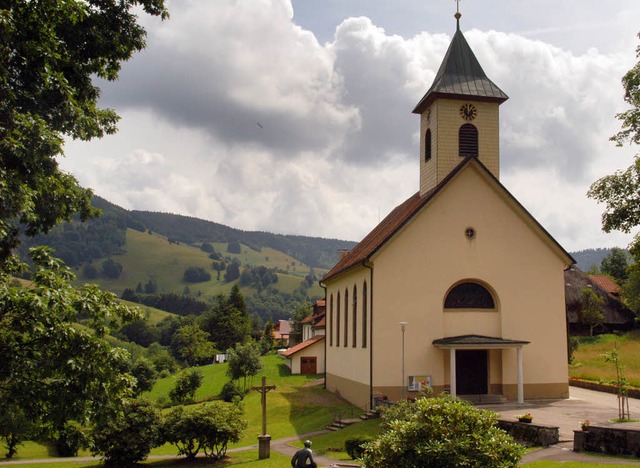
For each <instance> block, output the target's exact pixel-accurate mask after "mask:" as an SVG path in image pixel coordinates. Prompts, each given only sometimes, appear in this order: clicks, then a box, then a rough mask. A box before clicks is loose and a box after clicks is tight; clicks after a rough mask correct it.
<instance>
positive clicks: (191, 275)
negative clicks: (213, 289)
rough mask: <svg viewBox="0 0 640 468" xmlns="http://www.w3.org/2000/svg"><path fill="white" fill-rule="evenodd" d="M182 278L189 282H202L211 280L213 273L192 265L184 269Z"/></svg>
mask: <svg viewBox="0 0 640 468" xmlns="http://www.w3.org/2000/svg"><path fill="white" fill-rule="evenodd" d="M182 279H183V280H184V281H186V282H188V283H202V282H203V281H209V280H210V279H211V274H210V273H209V272H208V271H206V270H205V269H204V268H201V267H197V266H190V267H189V268H187V269H186V270H185V271H184V275H183V276H182Z"/></svg>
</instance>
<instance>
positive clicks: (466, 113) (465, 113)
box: [460, 104, 478, 122]
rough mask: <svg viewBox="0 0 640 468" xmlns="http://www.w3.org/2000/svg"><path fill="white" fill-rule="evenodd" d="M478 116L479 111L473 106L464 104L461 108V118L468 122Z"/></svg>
mask: <svg viewBox="0 0 640 468" xmlns="http://www.w3.org/2000/svg"><path fill="white" fill-rule="evenodd" d="M476 115H478V110H477V109H476V106H474V105H473V104H463V105H462V106H460V117H462V118H463V119H464V120H466V121H467V122H471V121H472V120H473V119H475V118H476Z"/></svg>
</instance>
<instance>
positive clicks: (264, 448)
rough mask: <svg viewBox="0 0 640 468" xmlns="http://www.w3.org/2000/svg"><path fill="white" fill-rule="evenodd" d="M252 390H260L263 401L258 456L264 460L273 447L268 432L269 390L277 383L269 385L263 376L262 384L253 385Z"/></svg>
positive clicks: (274, 387) (273, 388)
mask: <svg viewBox="0 0 640 468" xmlns="http://www.w3.org/2000/svg"><path fill="white" fill-rule="evenodd" d="M251 388H252V390H255V391H256V392H260V394H261V403H262V434H261V435H259V436H258V458H260V460H263V459H265V458H269V457H270V455H271V453H270V452H271V449H270V446H269V443H270V441H271V436H270V435H268V434H267V393H268V392H269V390H275V389H276V386H275V385H267V378H266V377H265V376H264V375H263V376H262V385H261V386H260V387H251Z"/></svg>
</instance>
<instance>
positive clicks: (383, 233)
mask: <svg viewBox="0 0 640 468" xmlns="http://www.w3.org/2000/svg"><path fill="white" fill-rule="evenodd" d="M472 162H473V163H476V164H477V165H478V166H479V167H480V168H481V169H482V170H483V171H484V172H485V173H486V174H487V175H488V176H489V177H490V178H491V179H492V180H493V181H494V182H495V183H496V184H497V185H498V186H499V187H500V188H501V189H502V190H503V191H504V193H505V194H506V195H507V196H508V197H509V198H511V199H512V200H513V201H514V202H515V203H516V205H517V206H519V207H520V208H521V209H522V210H523V211H524V212H525V213H526V214H527V215H529V217H530V218H531V219H532V220H533V221H534V222H535V224H536V225H537V226H538V227H539V228H540V230H541V231H542V232H543V233H544V234H546V235H547V236H548V237H549V238H550V239H551V241H552V242H553V243H554V244H555V245H556V246H557V247H558V249H559V250H560V251H561V252H562V253H563V254H564V255H565V256H566V257H567V259H568V260H569V261H570V262H571V263H575V260H574V259H573V258H572V257H571V255H570V254H569V253H568V252H567V251H566V250H565V249H564V248H563V247H562V246H561V245H560V244H558V242H557V241H556V240H555V239H554V238H553V237H552V236H551V234H549V233H548V232H547V231H546V230H545V229H544V227H542V225H540V223H538V222H537V221H536V219H535V218H534V217H533V216H531V214H530V213H529V212H528V211H527V210H526V208H524V207H523V206H522V205H521V204H520V202H518V200H517V199H516V198H515V197H514V196H513V195H511V193H510V192H509V191H508V190H507V189H506V188H505V187H504V185H502V184H501V183H500V181H499V180H498V179H497V178H496V177H495V176H494V175H493V174H492V173H491V171H489V169H487V168H486V166H485V165H484V164H482V162H481V161H480V160H479V159H478V158H474V157H468V158H465V159H464V160H463V161H462V162H461V163H460V164H458V165H457V166H456V167H455V168H454V169H453V170H452V171H451V172H450V173H449V174H448V175H447V176H446V177H445V178H444V179H442V181H440V183H439V184H438V185H437V186H436V187H434V188H433V189H431V190H430V191H428V192H426V193H425V194H424V195H422V196H420V192H417V193H415V194H414V195H412V196H411V197H410V198H409V199H407V200H406V201H405V202H404V203H402V204H401V205H399V206H397V207H396V208H395V209H394V210H393V211H391V213H389V214H388V215H387V217H386V218H384V219H383V220H382V222H380V224H378V225H377V226H376V227H375V228H373V230H372V231H371V232H370V233H369V234H367V235H366V236H365V238H364V239H362V240H361V241H360V243H359V244H358V245H356V246H355V247H354V248H353V249H352V250H351V251H350V252H349V253H347V254H346V255H345V256H344V257H343V258H342V259H340V260H339V261H338V263H336V265H335V266H334V267H333V268H332V269H331V270H329V272H328V273H327V274H326V275H325V276H324V277H323V278H322V280H321V282H322V283H324V282H326V281H328V280H330V279H331V278H333V277H334V276H337V275H338V274H340V273H343V272H344V271H346V270H349V269H350V268H353V267H355V266H357V265H360V264H362V263H364V262H365V261H367V260H369V258H370V257H371V256H372V255H373V254H375V253H376V252H377V251H378V250H379V249H380V248H381V247H382V246H383V245H384V244H385V243H386V242H387V241H388V240H389V239H391V238H392V237H393V236H394V235H395V233H396V232H397V231H398V230H399V229H400V228H402V227H403V226H404V225H405V224H406V223H407V222H409V220H411V218H413V216H414V215H415V214H416V213H418V212H419V211H420V209H421V208H422V207H423V206H425V205H426V204H427V203H428V202H429V201H430V200H431V199H432V198H433V197H434V196H435V195H436V194H437V193H438V192H440V191H441V190H442V189H443V188H444V187H445V186H446V185H447V184H448V183H449V182H450V181H451V180H452V179H453V178H454V176H455V175H456V174H457V173H459V172H460V171H461V170H462V169H463V168H464V167H465V166H467V165H468V164H471V163H472Z"/></svg>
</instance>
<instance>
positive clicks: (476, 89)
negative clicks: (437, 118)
mask: <svg viewBox="0 0 640 468" xmlns="http://www.w3.org/2000/svg"><path fill="white" fill-rule="evenodd" d="M438 97H445V98H446V97H448V98H454V99H466V98H474V99H479V100H485V101H492V102H500V103H501V102H504V101H506V100H507V99H509V96H507V95H506V94H505V93H504V92H503V91H502V90H501V89H500V88H498V86H497V85H496V84H495V83H493V81H491V80H490V79H489V78H487V75H486V74H485V72H484V70H483V69H482V66H480V62H478V59H477V58H476V56H475V55H474V53H473V51H472V50H471V47H469V43H468V42H467V40H466V39H465V37H464V35H463V34H462V31H460V28H458V29H457V30H456V33H455V34H454V36H453V39H452V40H451V44H450V45H449V49H448V50H447V53H446V54H445V56H444V59H443V61H442V64H441V65H440V69H439V70H438V73H437V74H436V77H435V79H434V80H433V84H432V85H431V88H429V91H427V94H425V95H424V97H423V98H422V99H421V100H420V102H419V103H418V105H417V106H416V108H415V109H414V110H413V113H414V114H421V113H422V112H423V111H424V110H425V109H426V108H427V107H429V105H430V104H431V103H432V102H433V101H434V100H435V99H436V98H438Z"/></svg>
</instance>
